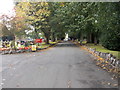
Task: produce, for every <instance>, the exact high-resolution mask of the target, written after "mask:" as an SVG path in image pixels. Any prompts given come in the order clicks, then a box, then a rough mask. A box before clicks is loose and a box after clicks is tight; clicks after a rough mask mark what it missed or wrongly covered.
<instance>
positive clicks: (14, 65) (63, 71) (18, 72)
mask: <svg viewBox="0 0 120 90" xmlns="http://www.w3.org/2000/svg"><path fill="white" fill-rule="evenodd" d="M2 67H3V69H2V83H1V85H2V86H3V88H113V87H115V84H117V80H115V79H113V78H112V77H111V75H110V74H109V73H108V72H106V71H105V70H102V69H101V68H99V67H98V66H96V65H95V63H94V60H93V56H91V54H89V53H88V52H87V51H85V50H82V49H80V47H77V46H76V45H74V44H73V43H71V42H66V43H59V44H58V45H57V46H56V47H52V48H49V49H48V50H44V51H40V52H32V53H22V54H13V55H2Z"/></svg>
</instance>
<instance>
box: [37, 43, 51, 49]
mask: <svg viewBox="0 0 120 90" xmlns="http://www.w3.org/2000/svg"><path fill="white" fill-rule="evenodd" d="M48 46H50V45H49V44H42V46H38V48H46V47H48Z"/></svg>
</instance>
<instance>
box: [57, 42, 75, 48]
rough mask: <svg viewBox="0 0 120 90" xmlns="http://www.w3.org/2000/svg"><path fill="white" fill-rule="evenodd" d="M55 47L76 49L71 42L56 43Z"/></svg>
mask: <svg viewBox="0 0 120 90" xmlns="http://www.w3.org/2000/svg"><path fill="white" fill-rule="evenodd" d="M56 47H77V46H76V45H75V44H74V43H71V42H63V43H58V44H57V45H56Z"/></svg>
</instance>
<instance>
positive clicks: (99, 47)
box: [87, 44, 120, 59]
mask: <svg viewBox="0 0 120 90" xmlns="http://www.w3.org/2000/svg"><path fill="white" fill-rule="evenodd" d="M87 46H88V47H90V48H96V51H100V52H104V53H110V54H112V55H114V56H115V57H116V58H118V59H120V51H113V50H109V49H106V48H104V47H103V46H102V45H94V44H87Z"/></svg>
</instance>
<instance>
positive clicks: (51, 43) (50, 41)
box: [49, 41, 57, 44]
mask: <svg viewBox="0 0 120 90" xmlns="http://www.w3.org/2000/svg"><path fill="white" fill-rule="evenodd" d="M49 43H50V44H55V43H57V42H52V41H50V42H49Z"/></svg>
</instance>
